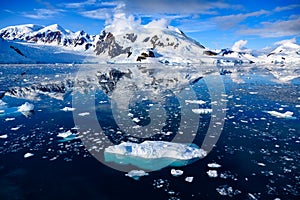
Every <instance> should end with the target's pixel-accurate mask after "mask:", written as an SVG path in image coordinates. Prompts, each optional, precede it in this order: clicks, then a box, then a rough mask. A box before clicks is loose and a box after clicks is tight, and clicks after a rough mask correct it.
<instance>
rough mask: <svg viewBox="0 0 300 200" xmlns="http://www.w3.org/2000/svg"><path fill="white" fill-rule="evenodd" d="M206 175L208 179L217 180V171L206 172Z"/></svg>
mask: <svg viewBox="0 0 300 200" xmlns="http://www.w3.org/2000/svg"><path fill="white" fill-rule="evenodd" d="M206 173H207V175H208V176H209V177H210V178H217V177H218V172H217V170H208V171H207V172H206Z"/></svg>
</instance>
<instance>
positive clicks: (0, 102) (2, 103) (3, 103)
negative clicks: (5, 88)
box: [0, 91, 6, 107]
mask: <svg viewBox="0 0 300 200" xmlns="http://www.w3.org/2000/svg"><path fill="white" fill-rule="evenodd" d="M0 92H1V91H0ZM5 105H6V102H4V101H2V100H1V99H0V106H1V107H2V106H5Z"/></svg>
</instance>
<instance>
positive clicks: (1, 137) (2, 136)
mask: <svg viewBox="0 0 300 200" xmlns="http://www.w3.org/2000/svg"><path fill="white" fill-rule="evenodd" d="M7 137H8V136H7V134H4V135H0V139H6V138H7Z"/></svg>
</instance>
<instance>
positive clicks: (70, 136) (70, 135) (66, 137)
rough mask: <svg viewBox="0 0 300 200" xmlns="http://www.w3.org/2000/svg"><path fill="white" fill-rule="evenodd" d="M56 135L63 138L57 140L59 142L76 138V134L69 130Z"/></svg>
mask: <svg viewBox="0 0 300 200" xmlns="http://www.w3.org/2000/svg"><path fill="white" fill-rule="evenodd" d="M57 137H60V138H63V139H61V140H59V142H67V141H70V140H73V139H76V138H77V137H76V135H75V134H73V133H72V132H71V131H70V130H68V131H67V132H63V133H59V134H57Z"/></svg>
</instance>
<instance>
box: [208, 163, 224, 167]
mask: <svg viewBox="0 0 300 200" xmlns="http://www.w3.org/2000/svg"><path fill="white" fill-rule="evenodd" d="M207 166H208V167H210V168H220V167H222V165H220V164H218V163H208V164H207Z"/></svg>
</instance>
